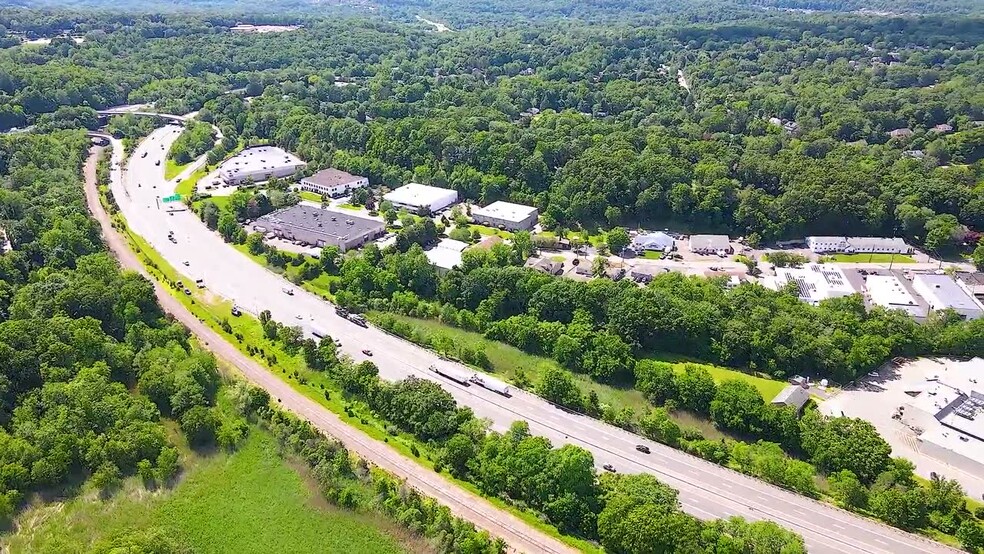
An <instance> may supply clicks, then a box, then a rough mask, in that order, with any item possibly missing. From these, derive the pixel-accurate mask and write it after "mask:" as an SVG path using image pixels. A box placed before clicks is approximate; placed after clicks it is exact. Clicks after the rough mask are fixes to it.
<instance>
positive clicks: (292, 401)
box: [85, 141, 575, 554]
mask: <svg viewBox="0 0 984 554" xmlns="http://www.w3.org/2000/svg"><path fill="white" fill-rule="evenodd" d="M114 144H115V147H114V158H113V159H114V160H118V159H119V158H118V156H116V155H115V153H116V152H120V151H122V145H121V144H119V143H116V142H115V141H114ZM85 172H86V191H85V192H86V203H87V204H88V205H89V209H90V211H92V213H93V215H94V216H95V217H96V219H97V220H98V221H99V224H100V226H101V227H102V230H103V236H104V238H105V240H106V242H107V243H108V245H109V247H110V249H111V250H112V251H113V253H114V254H115V255H116V257H117V259H119V260H120V263H121V264H122V265H123V267H125V268H127V269H131V270H134V271H138V272H140V273H142V274H143V275H145V276H147V277H148V278H149V275H147V273H146V271H145V270H144V268H143V266H142V264H141V263H140V261H139V260H138V259H137V256H136V254H134V253H133V251H131V250H130V248H129V246H128V245H127V243H126V241H125V240H124V239H123V237H122V236H120V234H119V233H118V232H117V231H116V230H115V229H113V228H112V225H111V223H110V219H109V216H108V215H107V214H106V212H105V210H103V208H102V206H101V205H100V203H99V196H98V192H97V191H96V186H95V157H94V156H90V159H89V160H88V161H87V163H86V171H85ZM151 282H152V283H154V292H155V294H156V295H157V299H158V301H159V302H160V304H161V306H162V307H163V308H164V310H165V311H166V312H167V313H169V314H171V315H172V316H174V317H175V318H176V319H177V320H178V321H180V322H181V323H183V324H184V325H185V326H186V327H188V329H190V330H191V332H192V334H193V335H195V337H197V338H198V340H199V341H201V342H202V343H203V344H204V345H206V346H207V347H208V348H209V350H211V351H212V352H213V353H215V355H216V356H217V357H218V358H219V359H221V360H223V361H225V362H226V363H228V364H231V365H232V366H233V367H235V368H236V369H238V370H239V371H240V372H241V373H242V374H243V375H244V376H245V377H246V378H247V379H248V380H250V381H251V382H253V383H255V384H257V385H259V386H261V387H263V388H264V389H266V390H267V392H269V393H270V395H271V396H272V397H273V398H275V399H277V401H278V402H280V404H281V406H283V407H284V408H286V409H289V410H290V411H292V412H294V413H295V414H297V415H299V416H300V417H303V418H304V419H306V420H308V421H310V422H311V423H312V424H313V425H314V426H315V427H317V428H318V429H320V430H322V431H323V432H325V433H327V434H328V435H330V436H332V437H334V438H336V439H338V440H340V441H341V442H342V443H343V444H345V446H346V447H347V448H348V449H349V450H351V451H353V452H355V453H357V454H358V455H359V456H360V457H362V458H363V459H365V460H367V461H369V462H370V463H373V464H375V465H377V466H379V467H381V468H383V469H385V470H386V471H388V472H390V473H391V474H393V475H396V476H398V477H400V478H402V479H405V480H406V482H407V483H408V484H409V485H410V486H412V487H414V488H415V489H417V490H418V491H420V492H421V494H423V495H424V496H427V497H430V498H434V499H436V500H437V501H439V502H440V503H441V504H443V505H445V506H448V508H450V509H451V511H452V513H454V514H455V515H457V516H458V517H461V518H463V519H465V520H468V521H471V522H472V523H474V524H475V525H476V526H477V527H479V528H480V529H485V530H487V531H489V532H490V533H492V534H493V535H494V536H498V537H502V538H503V540H505V541H506V542H507V543H508V544H509V547H510V548H511V549H514V550H516V551H519V552H530V553H541V552H544V553H553V554H568V553H573V552H575V550H574V549H572V548H570V547H568V546H567V545H565V544H563V543H561V542H559V541H557V540H556V539H554V538H552V537H549V536H547V535H545V534H544V533H542V532H541V531H538V530H536V529H534V528H533V527H531V526H529V525H528V524H527V523H525V522H523V521H522V520H520V519H519V518H517V517H516V516H513V515H512V514H509V513H507V512H505V511H504V510H501V509H499V508H497V507H495V506H493V505H492V504H490V503H489V502H488V501H487V500H485V499H484V498H481V497H479V496H477V495H475V494H472V493H470V492H468V491H465V490H464V489H462V488H460V487H458V486H456V485H454V484H452V483H449V482H448V481H447V480H445V479H444V478H443V477H441V476H440V475H438V474H436V473H434V472H433V471H430V470H428V469H426V468H424V467H422V466H419V465H417V464H415V463H414V462H413V461H411V460H409V459H408V458H406V457H405V456H403V455H402V454H400V453H399V452H397V451H396V450H395V449H393V448H392V447H390V446H389V445H386V444H385V443H381V442H379V441H377V440H375V439H372V438H370V437H368V436H367V435H365V434H364V433H363V432H362V431H359V430H356V429H354V428H352V427H350V426H349V425H348V424H346V423H344V422H343V421H341V419H340V418H339V417H338V416H337V415H335V414H334V413H333V412H331V411H329V410H327V409H325V408H324V407H323V406H321V405H320V404H317V403H316V402H314V401H313V400H311V399H309V398H307V397H305V396H304V395H302V394H301V393H299V392H297V391H296V390H294V389H293V388H291V386H290V385H289V384H287V383H285V382H284V381H282V380H281V379H280V378H279V377H277V376H275V375H273V374H271V373H270V372H269V371H267V370H266V368H264V367H263V366H261V365H259V364H258V363H257V362H256V361H255V360H253V359H251V358H249V357H247V356H245V355H243V354H242V353H241V352H240V351H239V350H237V349H236V348H235V347H234V346H232V345H231V344H229V343H228V342H226V341H225V340H224V339H223V338H222V337H221V336H219V334H218V333H216V332H215V331H213V330H212V329H210V328H209V327H208V326H207V325H205V324H204V323H202V322H201V321H199V320H198V319H197V318H196V317H195V316H194V315H193V314H192V313H191V312H190V311H188V309H187V308H185V306H184V305H183V304H181V302H179V301H177V300H176V299H175V298H174V297H173V296H171V294H170V292H169V291H168V290H167V289H165V288H164V286H163V285H161V284H160V283H158V282H156V281H154V280H153V279H151Z"/></svg>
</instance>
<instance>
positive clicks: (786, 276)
mask: <svg viewBox="0 0 984 554" xmlns="http://www.w3.org/2000/svg"><path fill="white" fill-rule="evenodd" d="M789 283H795V284H796V289H797V291H798V295H799V299H800V300H802V301H803V302H807V303H809V304H812V305H814V306H815V305H817V304H819V303H820V302H821V301H822V300H826V299H828V298H839V297H842V296H849V295H852V294H855V293H857V292H858V291H857V289H855V288H854V286H853V285H852V284H851V282H850V281H849V280H848V278H847V276H846V275H845V274H844V271H843V270H842V269H841V268H840V267H838V266H836V265H833V264H807V265H805V266H803V267H777V268H776V275H775V277H766V278H764V279H763V280H762V284H763V285H764V286H766V287H768V288H771V289H773V290H782V289H783V288H785V287H786V285H787V284H789Z"/></svg>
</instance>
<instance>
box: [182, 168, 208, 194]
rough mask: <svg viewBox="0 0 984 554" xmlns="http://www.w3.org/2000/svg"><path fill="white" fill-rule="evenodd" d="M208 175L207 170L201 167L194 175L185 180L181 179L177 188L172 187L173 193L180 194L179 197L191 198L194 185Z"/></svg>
mask: <svg viewBox="0 0 984 554" xmlns="http://www.w3.org/2000/svg"><path fill="white" fill-rule="evenodd" d="M207 174H208V168H207V167H205V166H202V167H200V168H198V169H197V170H195V172H194V173H192V174H191V175H189V176H188V178H186V179H182V180H181V182H180V183H178V186H176V187H174V192H176V193H178V194H180V195H181V196H191V195H192V193H194V192H195V185H197V184H198V181H199V180H201V178H202V177H204V176H205V175H207Z"/></svg>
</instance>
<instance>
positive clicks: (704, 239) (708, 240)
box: [690, 235, 731, 251]
mask: <svg viewBox="0 0 984 554" xmlns="http://www.w3.org/2000/svg"><path fill="white" fill-rule="evenodd" d="M729 248H731V239H730V238H729V237H728V235H693V236H691V237H690V249H691V250H715V251H718V250H727V249H729Z"/></svg>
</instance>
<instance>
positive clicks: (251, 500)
mask: <svg viewBox="0 0 984 554" xmlns="http://www.w3.org/2000/svg"><path fill="white" fill-rule="evenodd" d="M297 467H298V468H300V465H298V466H297ZM18 522H19V524H20V525H21V527H20V529H18V531H17V532H15V533H13V534H12V535H9V536H4V535H0V544H4V545H5V546H6V548H5V549H4V551H5V552H6V551H9V552H11V553H17V552H31V553H42V554H48V553H50V554H56V553H57V554H64V553H80V554H81V553H83V552H88V551H89V550H90V549H91V547H92V545H93V544H95V543H97V542H99V541H101V540H105V539H107V538H109V537H112V536H115V535H118V534H121V533H126V532H128V530H132V529H146V528H151V527H156V528H160V529H165V530H167V531H169V532H170V533H169V534H171V535H173V536H174V537H175V538H177V539H178V540H180V541H181V542H182V543H183V544H184V545H186V546H188V547H190V548H192V549H194V550H195V552H197V553H201V554H205V553H216V554H219V553H226V552H235V553H237V554H248V553H256V554H260V553H263V554H265V553H269V552H291V553H295V552H297V553H326V552H338V553H366V554H375V553H382V554H389V553H394V554H395V553H402V552H420V551H424V552H426V551H429V550H430V549H429V547H428V546H427V545H426V544H425V543H423V542H422V539H416V538H413V537H410V536H409V533H407V532H405V531H403V530H401V529H400V528H398V527H397V526H396V524H394V523H390V522H386V521H377V518H376V516H371V515H363V514H358V513H355V512H351V511H347V510H342V509H339V508H335V507H333V506H330V505H328V504H327V503H325V502H324V501H323V500H322V499H321V497H320V496H319V493H318V491H317V487H316V486H315V484H314V481H313V479H312V478H311V477H310V475H309V474H308V473H307V470H306V469H302V470H300V472H299V470H298V469H295V467H293V466H292V465H291V464H288V463H287V462H285V461H284V460H283V459H282V458H280V456H279V455H278V454H277V450H276V442H275V440H274V439H273V437H272V436H271V435H270V434H268V433H266V432H265V431H262V430H260V429H258V428H256V427H252V428H251V430H250V437H249V438H248V439H247V440H246V442H245V443H244V444H243V445H242V446H241V447H240V448H239V449H238V450H237V451H235V452H233V453H231V454H229V453H217V454H214V455H210V456H206V457H201V458H197V457H196V459H195V460H193V461H192V467H191V468H190V470H188V471H187V472H186V473H185V475H184V477H183V478H182V481H181V482H180V483H179V484H178V485H177V487H175V488H174V489H173V490H165V491H157V492H153V493H151V492H148V491H146V490H145V489H144V488H143V487H142V486H141V485H139V484H138V483H136V480H135V479H129V480H128V481H127V484H126V486H125V487H124V489H123V490H122V491H120V492H118V493H116V494H115V495H114V496H113V497H112V498H110V499H109V500H106V501H101V500H97V499H96V498H95V497H94V495H92V494H86V495H83V496H80V497H77V498H74V499H71V500H68V501H66V502H63V503H54V504H47V505H44V506H40V507H36V508H31V509H28V510H27V511H25V512H24V513H23V514H22V515H21V516H20V517H19V520H18Z"/></svg>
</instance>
